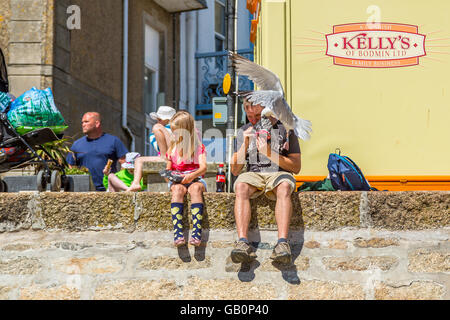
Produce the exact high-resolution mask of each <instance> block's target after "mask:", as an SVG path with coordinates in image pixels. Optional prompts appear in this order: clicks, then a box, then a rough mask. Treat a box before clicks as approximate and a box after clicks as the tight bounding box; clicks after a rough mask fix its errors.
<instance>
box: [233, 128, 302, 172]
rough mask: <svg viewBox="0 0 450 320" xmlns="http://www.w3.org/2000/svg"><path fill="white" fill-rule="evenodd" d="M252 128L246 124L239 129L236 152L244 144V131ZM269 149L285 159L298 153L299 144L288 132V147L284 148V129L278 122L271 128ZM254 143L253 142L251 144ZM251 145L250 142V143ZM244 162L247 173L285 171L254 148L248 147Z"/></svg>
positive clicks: (292, 133)
mask: <svg viewBox="0 0 450 320" xmlns="http://www.w3.org/2000/svg"><path fill="white" fill-rule="evenodd" d="M251 126H252V124H251V123H247V124H246V125H244V126H242V127H241V128H240V129H239V132H238V136H237V144H236V150H235V151H237V150H239V149H240V148H241V146H242V144H243V143H244V131H245V130H247V129H248V128H250V127H251ZM270 133H271V140H270V144H271V148H272V150H273V151H275V152H277V153H278V154H280V155H281V156H284V157H287V156H288V155H289V154H291V153H300V144H299V143H298V138H297V136H296V135H295V133H294V131H293V130H291V131H290V132H289V143H288V145H289V147H288V149H286V148H284V147H285V143H286V141H287V137H286V136H287V135H286V128H285V127H284V126H283V124H282V123H281V122H280V121H278V122H277V123H275V124H274V125H273V126H272V129H271V132H270ZM253 143H254V142H253ZM250 145H252V142H250ZM253 145H254V144H253ZM245 160H246V165H247V171H248V172H279V171H287V170H285V169H283V168H281V167H279V166H278V165H276V164H275V163H273V162H271V161H270V160H269V159H268V158H267V157H266V156H264V155H262V154H260V153H259V152H258V151H257V150H256V149H255V148H252V147H249V149H248V150H247V152H246V154H245Z"/></svg>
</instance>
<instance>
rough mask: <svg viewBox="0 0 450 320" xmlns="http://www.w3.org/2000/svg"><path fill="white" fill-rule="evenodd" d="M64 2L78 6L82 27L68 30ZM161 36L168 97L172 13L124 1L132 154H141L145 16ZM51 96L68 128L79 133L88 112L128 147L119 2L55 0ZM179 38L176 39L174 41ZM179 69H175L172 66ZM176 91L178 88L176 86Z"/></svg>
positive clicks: (150, 3)
mask: <svg viewBox="0 0 450 320" xmlns="http://www.w3.org/2000/svg"><path fill="white" fill-rule="evenodd" d="M69 5H77V6H79V7H80V10H81V28H80V29H79V30H78V29H74V30H68V29H67V27H66V20H67V18H68V14H67V13H66V10H67V7H68V6H69ZM145 14H147V15H149V17H150V18H149V19H150V20H151V22H152V23H153V24H154V25H157V26H158V27H159V29H161V31H162V32H164V34H165V36H166V48H165V52H166V55H165V60H164V61H163V62H162V63H166V64H167V68H166V69H164V71H165V72H164V73H163V76H165V78H164V79H165V82H164V88H165V90H166V91H167V93H170V94H168V95H167V99H172V92H173V88H174V86H176V84H174V83H173V81H171V78H168V75H171V74H172V72H173V68H172V66H173V64H172V63H171V62H172V61H173V54H172V51H173V36H172V35H173V28H172V16H171V14H169V13H168V12H166V11H164V10H163V9H162V8H161V7H160V6H158V5H157V4H155V3H154V2H153V1H149V0H136V1H130V2H129V65H128V70H129V74H128V86H129V87H128V126H129V128H130V129H131V131H132V132H133V134H134V135H135V138H136V141H135V145H136V150H135V151H137V152H140V153H142V154H143V153H144V148H145V139H146V138H147V137H146V136H145V124H146V119H145V114H144V106H143V104H144V99H143V94H144V89H143V82H144V66H145V64H144V46H145V43H144V35H143V34H144V16H145ZM55 16H56V18H55V20H56V24H55V39H56V40H55V75H54V78H55V79H54V81H55V83H54V91H55V100H56V103H57V105H58V107H59V108H60V109H61V112H62V113H63V115H64V118H65V119H66V120H67V122H68V125H69V129H68V130H67V131H66V134H67V135H69V136H76V137H79V136H80V135H81V118H82V116H83V114H84V113H86V112H88V111H98V112H100V113H101V114H102V123H103V128H104V131H105V132H108V133H110V134H113V135H116V136H118V137H119V138H120V139H121V140H122V141H123V142H124V143H125V145H126V146H127V147H128V148H129V147H130V142H131V139H130V137H129V136H128V135H127V134H126V133H125V132H124V130H123V129H122V86H123V60H122V56H123V1H122V0H108V4H107V5H105V0H60V1H57V2H56V10H55ZM177 41H178V40H177ZM176 68H177V69H176V70H177V73H178V67H176ZM177 90H178V89H177Z"/></svg>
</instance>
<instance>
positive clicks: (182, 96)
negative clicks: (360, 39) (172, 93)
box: [178, 13, 188, 110]
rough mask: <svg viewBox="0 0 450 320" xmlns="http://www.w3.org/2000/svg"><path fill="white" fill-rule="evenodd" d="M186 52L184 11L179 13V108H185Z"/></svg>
mask: <svg viewBox="0 0 450 320" xmlns="http://www.w3.org/2000/svg"><path fill="white" fill-rule="evenodd" d="M186 57H187V52H186V13H181V14H180V102H179V105H178V107H179V109H180V110H185V109H187V99H188V98H187V63H186V62H187V58H186Z"/></svg>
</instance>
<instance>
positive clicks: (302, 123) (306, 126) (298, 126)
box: [294, 116, 312, 140]
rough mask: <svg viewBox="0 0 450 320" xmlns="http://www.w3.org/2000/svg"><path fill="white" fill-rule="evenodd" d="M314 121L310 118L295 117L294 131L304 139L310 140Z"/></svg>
mask: <svg viewBox="0 0 450 320" xmlns="http://www.w3.org/2000/svg"><path fill="white" fill-rule="evenodd" d="M311 126H312V123H311V121H309V120H304V119H301V118H299V117H297V116H296V117H295V128H294V132H295V135H296V136H297V137H299V138H300V139H302V140H309V138H310V133H311V132H312V129H311Z"/></svg>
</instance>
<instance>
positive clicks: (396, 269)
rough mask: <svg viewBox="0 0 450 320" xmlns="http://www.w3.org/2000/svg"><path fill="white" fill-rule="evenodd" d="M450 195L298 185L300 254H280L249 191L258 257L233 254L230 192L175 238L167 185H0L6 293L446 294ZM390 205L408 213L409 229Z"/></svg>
mask: <svg viewBox="0 0 450 320" xmlns="http://www.w3.org/2000/svg"><path fill="white" fill-rule="evenodd" d="M449 195H450V193H449V192H399V193H389V192H383V193H381V192H380V193H376V194H375V193H364V192H350V193H344V192H336V193H320V192H318V193H314V192H311V193H299V194H297V193H296V194H293V195H292V199H293V201H294V213H293V218H292V223H291V228H290V233H289V239H288V240H289V243H290V245H291V249H292V258H293V261H292V263H291V264H288V265H280V264H276V263H273V262H272V260H271V259H270V256H271V253H272V250H273V248H274V246H275V244H276V241H277V231H276V223H275V219H274V205H275V202H273V201H270V200H268V199H266V198H265V197H264V196H263V197H261V198H258V199H255V200H252V202H251V205H252V220H251V230H250V232H249V240H250V243H251V245H252V246H253V248H254V250H255V253H256V256H257V257H256V259H255V260H253V261H252V262H251V263H248V264H235V263H233V262H232V261H231V259H230V252H231V250H232V249H233V246H234V242H235V241H236V239H237V234H236V230H235V224H234V209H233V208H234V201H235V195H234V194H228V193H220V194H217V193H205V194H204V200H205V218H204V224H203V226H204V228H203V237H202V240H203V242H202V244H201V246H200V247H193V246H191V245H188V246H184V247H180V248H178V249H177V248H174V246H173V234H172V222H171V218H170V200H171V195H170V194H169V193H155V192H153V193H152V192H139V193H101V192H90V193H64V192H61V193H52V192H43V193H38V192H23V193H5V194H0V299H5V300H8V299H11V300H16V299H18V300H20V299H23V300H32V299H44V300H50V299H58V300H63V299H66V300H79V299H82V300H94V299H98V300H108V299H119V300H128V299H138V300H147V299H152V300H157V299H158V300H168V299H170V300H171V299H196V300H203V299H218V300H221V299H228V300H240V299H249V298H251V299H261V300H266V299H280V300H287V299H294V300H316V299H333V300H350V299H351V300H353V299H355V300H385V299H387V300H409V299H413V300H418V299H427V300H431V299H433V300H448V299H450V289H449V288H450V263H449V261H450V259H449V258H450V226H449V223H448V214H449V212H448V206H447V204H448V197H449ZM373 196H376V197H377V199H376V200H374V201H372V199H373ZM383 197H384V199H383ZM390 198H392V199H390ZM415 198H417V199H415ZM340 199H341V200H340ZM368 199H369V201H367V200H368ZM402 199H403V200H402ZM361 203H362V204H363V205H361ZM189 204H190V199H189V197H186V200H185V205H186V206H185V208H188V207H189ZM383 204H385V205H383ZM387 206H389V208H390V211H389V212H390V213H391V214H393V215H396V216H397V217H399V216H402V215H409V219H408V223H405V226H404V227H403V228H400V227H399V223H398V222H395V223H394V221H393V220H392V219H391V218H389V214H388V213H387V210H386V207H387ZM393 206H397V207H398V210H394V208H393ZM417 206H423V207H424V208H423V212H422V211H421V210H418V208H417ZM377 208H378V209H377ZM408 210H409V211H410V212H409V213H408V212H407V211H408ZM188 212H189V210H187V209H186V210H185V219H184V220H185V227H186V228H185V233H186V236H189V232H190V228H191V217H190V214H188ZM399 212H400V213H399ZM333 217H334V219H333ZM415 217H417V218H415ZM425 217H426V218H425ZM369 218H370V219H369ZM187 226H189V228H188V227H187ZM193 292H195V295H194V293H193Z"/></svg>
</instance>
